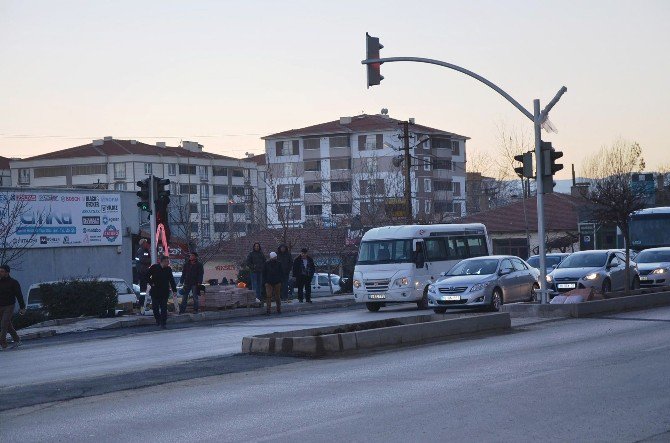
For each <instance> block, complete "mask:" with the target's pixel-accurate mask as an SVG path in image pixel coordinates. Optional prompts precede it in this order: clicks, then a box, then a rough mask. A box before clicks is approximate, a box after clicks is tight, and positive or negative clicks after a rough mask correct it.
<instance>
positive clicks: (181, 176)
mask: <svg viewBox="0 0 670 443" xmlns="http://www.w3.org/2000/svg"><path fill="white" fill-rule="evenodd" d="M10 168H11V181H12V184H13V185H14V186H16V187H40V188H59V187H64V188H94V189H114V190H118V191H134V190H137V189H139V188H138V187H137V185H136V183H137V182H138V181H140V180H143V179H145V178H147V177H148V176H149V175H154V176H158V177H162V178H168V179H170V192H171V195H172V197H171V201H172V203H171V208H170V219H171V220H170V224H171V225H172V226H173V229H172V230H173V233H176V234H178V235H180V234H181V235H184V236H187V237H189V239H190V240H194V239H196V240H197V241H198V242H200V243H201V244H206V243H208V242H209V241H213V240H217V239H220V238H229V237H231V236H236V235H240V234H244V233H246V232H247V231H248V230H249V228H250V227H251V225H252V224H253V223H254V221H255V215H254V210H255V208H256V207H257V203H256V202H254V197H255V196H256V193H255V192H254V190H255V189H256V188H257V183H258V174H257V168H256V164H255V163H254V162H252V161H248V160H246V159H244V160H240V159H236V158H232V157H226V156H223V155H218V154H212V153H209V152H205V151H203V146H202V145H200V144H198V143H196V142H183V143H182V144H181V146H179V147H172V146H166V144H165V143H162V142H159V143H157V144H156V145H149V144H146V143H141V142H139V141H135V140H116V139H114V138H112V137H105V138H104V139H101V140H93V142H92V143H88V144H86V145H83V146H77V147H74V148H70V149H63V150H59V151H54V152H50V153H48V154H43V155H38V156H35V157H30V158H25V159H21V160H11V161H10ZM175 227H179V228H181V229H180V230H175Z"/></svg>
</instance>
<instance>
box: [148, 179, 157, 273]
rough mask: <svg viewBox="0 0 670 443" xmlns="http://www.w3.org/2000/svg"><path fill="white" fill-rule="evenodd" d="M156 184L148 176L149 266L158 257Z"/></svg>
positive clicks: (155, 261)
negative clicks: (150, 209)
mask: <svg viewBox="0 0 670 443" xmlns="http://www.w3.org/2000/svg"><path fill="white" fill-rule="evenodd" d="M155 188H156V183H155V181H154V176H153V174H152V175H149V204H150V205H151V208H152V211H151V214H150V215H149V220H150V221H149V226H150V227H149V229H150V230H151V232H150V234H151V264H152V265H153V264H155V263H158V257H157V253H156V250H157V248H158V245H157V244H156V208H155V205H154V201H156V195H155V194H156V189H155Z"/></svg>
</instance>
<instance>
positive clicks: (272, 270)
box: [263, 252, 284, 315]
mask: <svg viewBox="0 0 670 443" xmlns="http://www.w3.org/2000/svg"><path fill="white" fill-rule="evenodd" d="M283 279H284V273H283V271H282V266H281V263H280V262H279V260H277V253H276V252H270V260H268V261H267V262H265V269H264V271H263V281H265V295H266V297H267V299H266V303H267V311H266V314H268V315H270V310H271V308H272V298H273V297H274V299H275V303H277V314H281V288H282V281H283Z"/></svg>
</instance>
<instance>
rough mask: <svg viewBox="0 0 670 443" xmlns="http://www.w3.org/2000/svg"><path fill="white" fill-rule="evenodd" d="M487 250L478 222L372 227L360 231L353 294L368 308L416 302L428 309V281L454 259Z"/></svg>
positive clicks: (454, 261)
mask: <svg viewBox="0 0 670 443" xmlns="http://www.w3.org/2000/svg"><path fill="white" fill-rule="evenodd" d="M490 252H491V241H490V239H489V236H488V234H487V232H486V227H485V226H484V225H483V224H481V223H472V224H440V225H406V226H385V227H382V228H373V229H370V230H369V231H368V232H366V233H365V235H363V238H362V239H361V247H360V250H359V253H358V261H357V262H356V267H355V268H354V280H353V286H354V298H355V300H356V302H358V303H365V304H366V306H367V308H368V310H370V311H372V312H376V311H379V309H380V308H381V307H382V306H386V304H388V303H405V302H415V303H416V304H417V306H418V307H419V309H427V308H428V285H430V284H431V283H433V282H434V281H435V280H436V279H437V278H439V277H440V275H441V274H442V273H443V272H447V271H448V270H449V269H451V267H452V266H454V265H455V264H456V263H458V262H459V261H461V260H463V259H466V258H470V257H481V256H486V255H489V254H490Z"/></svg>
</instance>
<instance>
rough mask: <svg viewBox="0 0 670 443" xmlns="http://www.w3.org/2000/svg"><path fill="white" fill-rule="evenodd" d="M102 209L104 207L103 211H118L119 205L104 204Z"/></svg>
mask: <svg viewBox="0 0 670 443" xmlns="http://www.w3.org/2000/svg"><path fill="white" fill-rule="evenodd" d="M100 209H102V212H118V211H119V205H102V206H101V207H100Z"/></svg>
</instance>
